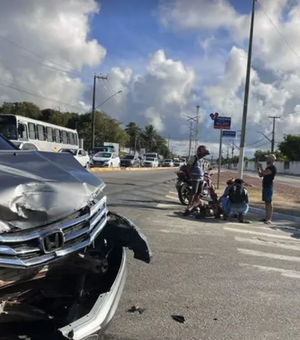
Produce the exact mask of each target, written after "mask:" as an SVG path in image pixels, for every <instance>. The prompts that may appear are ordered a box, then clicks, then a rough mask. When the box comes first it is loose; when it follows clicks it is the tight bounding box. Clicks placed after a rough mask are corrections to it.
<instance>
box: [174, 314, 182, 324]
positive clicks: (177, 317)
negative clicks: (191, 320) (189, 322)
mask: <svg viewBox="0 0 300 340" xmlns="http://www.w3.org/2000/svg"><path fill="white" fill-rule="evenodd" d="M171 317H172V319H173V320H175V321H177V322H180V323H185V318H184V316H183V315H171Z"/></svg>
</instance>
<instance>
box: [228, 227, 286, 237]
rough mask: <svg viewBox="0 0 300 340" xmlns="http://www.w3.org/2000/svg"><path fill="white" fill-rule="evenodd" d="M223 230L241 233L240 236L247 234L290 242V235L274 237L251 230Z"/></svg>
mask: <svg viewBox="0 0 300 340" xmlns="http://www.w3.org/2000/svg"><path fill="white" fill-rule="evenodd" d="M223 229H224V230H227V231H231V232H236V233H241V234H249V235H257V236H265V237H274V238H282V239H285V240H291V235H290V236H285V235H276V234H269V233H261V232H259V231H252V230H247V229H238V228H229V227H224V228H223Z"/></svg>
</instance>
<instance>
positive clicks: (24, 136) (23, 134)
mask: <svg viewBox="0 0 300 340" xmlns="http://www.w3.org/2000/svg"><path fill="white" fill-rule="evenodd" d="M18 134H19V139H20V140H28V133H27V125H26V124H24V123H21V122H19V125H18Z"/></svg>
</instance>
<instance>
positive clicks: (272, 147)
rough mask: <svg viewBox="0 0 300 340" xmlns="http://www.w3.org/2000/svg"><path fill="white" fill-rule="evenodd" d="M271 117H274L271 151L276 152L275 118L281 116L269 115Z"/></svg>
mask: <svg viewBox="0 0 300 340" xmlns="http://www.w3.org/2000/svg"><path fill="white" fill-rule="evenodd" d="M269 118H271V119H273V130H272V141H271V153H274V148H275V120H276V119H279V118H280V116H269Z"/></svg>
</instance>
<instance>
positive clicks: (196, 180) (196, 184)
mask: <svg viewBox="0 0 300 340" xmlns="http://www.w3.org/2000/svg"><path fill="white" fill-rule="evenodd" d="M207 155H209V151H208V150H207V148H206V146H205V145H200V146H199V147H198V149H197V154H196V155H195V156H193V157H191V158H190V159H189V161H188V164H187V168H188V172H189V175H190V176H191V181H192V198H191V201H190V204H189V206H188V207H187V209H186V211H185V212H184V216H188V215H189V214H190V213H191V211H192V210H193V209H194V208H196V207H197V206H198V205H199V195H200V194H201V192H202V186H203V180H204V172H205V170H204V159H203V158H204V157H205V156H207Z"/></svg>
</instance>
